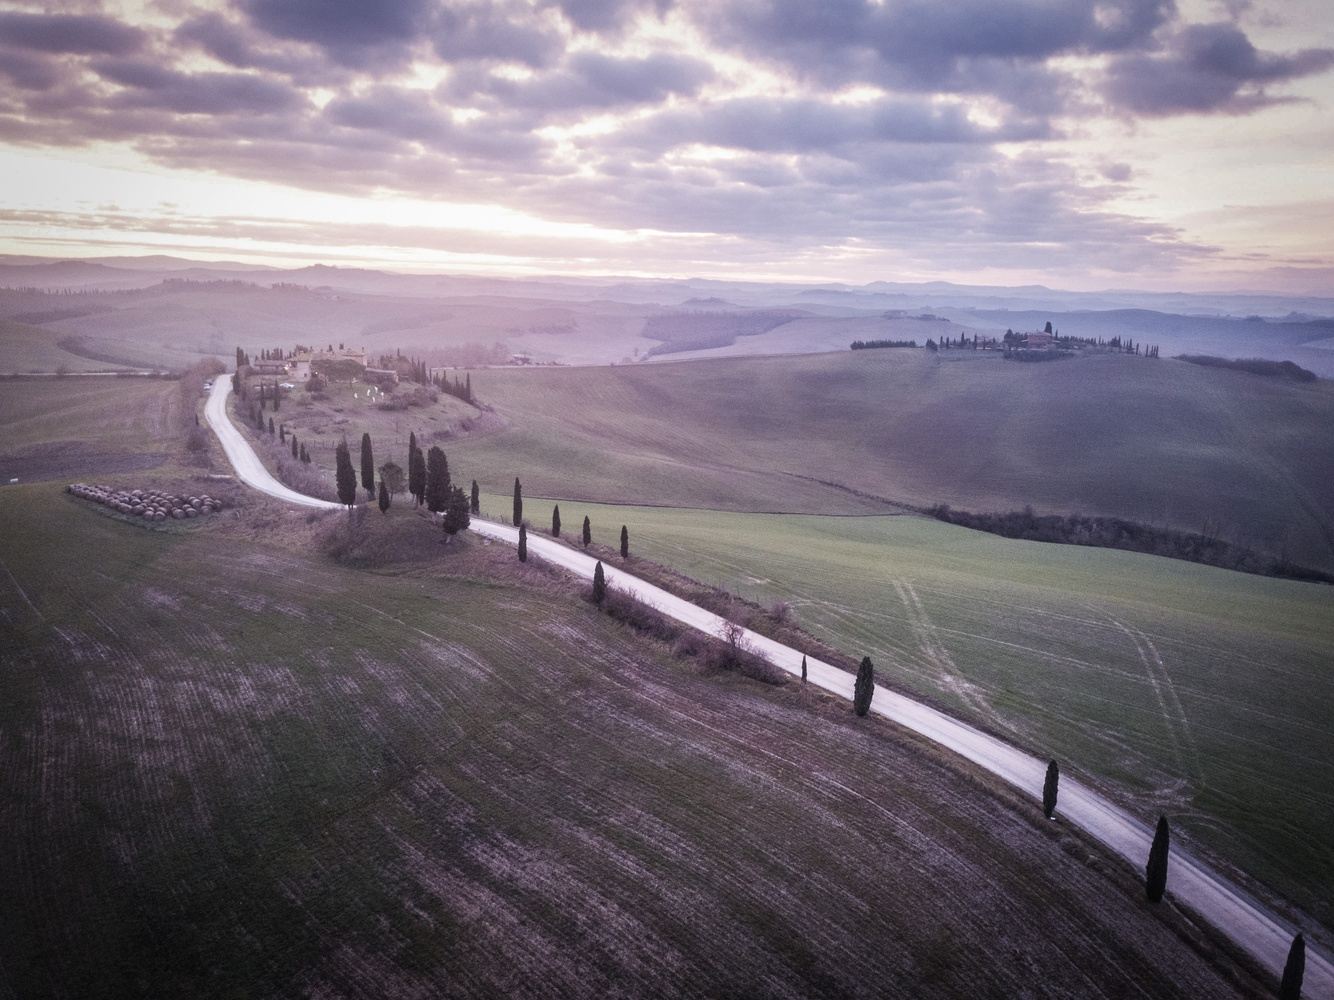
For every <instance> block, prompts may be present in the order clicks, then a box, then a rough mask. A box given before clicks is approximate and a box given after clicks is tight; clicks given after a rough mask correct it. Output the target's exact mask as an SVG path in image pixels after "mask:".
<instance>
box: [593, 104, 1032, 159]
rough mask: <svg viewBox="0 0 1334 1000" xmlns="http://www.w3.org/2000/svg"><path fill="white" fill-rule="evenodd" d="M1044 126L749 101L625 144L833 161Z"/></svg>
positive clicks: (686, 116) (688, 111)
mask: <svg viewBox="0 0 1334 1000" xmlns="http://www.w3.org/2000/svg"><path fill="white" fill-rule="evenodd" d="M1050 135H1051V133H1050V131H1049V130H1048V128H1047V126H1045V125H1044V124H1041V123H1038V124H1026V123H1020V124H1016V125H1014V126H1005V125H1003V126H999V127H985V126H981V125H978V124H976V123H974V122H973V121H971V120H970V119H969V117H968V114H967V112H966V110H965V109H964V108H962V107H961V106H959V105H957V104H945V105H942V104H937V103H934V102H930V101H925V100H921V99H916V98H888V99H884V100H880V101H876V102H874V103H871V104H836V103H832V102H830V101H826V100H817V99H813V98H786V99H779V98H763V97H741V98H733V99H731V100H723V101H719V102H716V103H713V104H705V105H694V106H689V107H685V108H679V109H678V108H673V109H669V110H666V111H662V112H659V113H658V114H656V115H653V116H651V117H649V118H645V119H642V120H640V121H638V122H636V123H634V124H633V125H632V126H628V127H627V128H626V129H625V130H624V131H623V133H622V134H621V136H620V138H619V140H618V144H620V145H623V146H627V147H632V148H636V149H638V150H640V151H641V152H645V153H649V154H654V155H657V154H661V153H662V152H664V151H666V150H668V149H672V148H675V147H679V146H688V145H695V144H698V145H705V146H716V147H721V148H725V149H744V150H749V151H751V152H768V153H811V152H819V153H833V154H835V155H840V154H841V153H842V152H844V151H846V149H847V147H849V146H851V145H861V144H865V143H899V144H904V143H935V144H956V143H991V142H997V141H1003V140H1005V141H1014V140H1019V139H1041V138H1047V137H1049V136H1050Z"/></svg>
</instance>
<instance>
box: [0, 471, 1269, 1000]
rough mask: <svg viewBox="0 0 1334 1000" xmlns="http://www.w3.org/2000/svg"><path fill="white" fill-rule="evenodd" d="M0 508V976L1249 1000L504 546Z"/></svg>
mask: <svg viewBox="0 0 1334 1000" xmlns="http://www.w3.org/2000/svg"><path fill="white" fill-rule="evenodd" d="M340 516H341V515H340ZM0 517H3V519H4V521H5V523H6V524H7V525H10V526H11V529H12V530H10V531H7V532H6V533H5V535H4V537H3V540H2V541H0V562H2V563H3V573H0V619H2V620H3V621H4V622H5V626H4V627H5V631H6V633H7V634H8V635H10V636H11V637H16V638H17V640H18V641H17V642H16V643H10V644H8V645H7V649H6V652H5V654H4V655H3V657H0V695H2V696H0V826H2V827H3V828H4V829H5V830H6V836H5V837H4V838H0V871H4V872H7V873H9V874H8V875H7V877H6V891H5V893H4V894H2V895H0V926H5V927H6V928H8V931H7V932H6V934H5V935H3V937H0V973H3V974H0V982H4V983H7V984H8V987H7V988H8V990H9V991H11V992H10V994H9V995H16V996H28V995H39V994H40V995H53V996H77V997H92V996H110V995H116V996H122V995H137V994H143V995H157V996H163V995H190V996H246V997H262V996H270V995H273V996H277V995H293V994H298V993H311V994H316V995H321V996H350V997H362V996H364V997H371V996H386V995H438V994H440V993H442V992H448V993H449V994H450V995H463V996H468V995H496V994H500V993H504V994H507V995H512V996H534V997H536V996H549V995H553V994H557V993H563V992H568V993H579V994H585V995H604V996H615V995H623V996H642V995H645V994H646V993H649V992H652V993H656V994H671V995H691V994H695V995H699V994H704V993H708V994H712V995H717V994H722V993H733V994H737V993H747V994H765V995H773V996H815V995H848V994H850V993H853V992H855V991H857V990H858V989H862V988H868V987H869V988H871V989H874V991H875V992H876V993H877V994H878V995H884V996H905V997H907V996H914V997H916V996H958V995H970V996H1016V995H1025V996H1053V997H1055V996H1070V995H1076V994H1078V995H1081V996H1123V995H1130V994H1139V993H1140V991H1141V990H1146V989H1147V990H1148V991H1149V992H1151V993H1152V994H1153V995H1155V996H1173V995H1181V996H1199V995H1209V996H1223V995H1230V994H1233V993H1234V992H1236V988H1235V987H1234V986H1231V985H1229V983H1228V982H1227V981H1226V980H1224V979H1221V978H1220V977H1219V975H1218V974H1217V973H1215V972H1213V971H1212V970H1211V969H1210V968H1209V967H1208V966H1207V965H1206V964H1205V963H1204V961H1203V960H1202V959H1201V958H1200V957H1199V955H1198V954H1197V953H1196V952H1195V951H1193V950H1192V949H1191V948H1190V947H1188V946H1186V945H1185V944H1184V943H1183V939H1182V938H1181V937H1180V936H1179V935H1178V934H1176V933H1174V932H1173V929H1172V928H1173V927H1178V928H1180V926H1181V921H1180V920H1179V918H1178V917H1176V916H1175V915H1174V914H1172V913H1171V911H1162V910H1159V911H1155V912H1150V911H1149V910H1148V909H1147V908H1146V907H1145V906H1144V904H1143V903H1142V901H1141V899H1140V894H1139V892H1138V890H1137V888H1136V886H1135V885H1134V882H1133V879H1132V877H1131V876H1130V874H1129V873H1126V872H1123V871H1120V870H1119V869H1116V868H1115V867H1114V868H1113V869H1112V870H1110V871H1109V870H1108V869H1107V866H1105V865H1104V864H1101V863H1099V862H1098V861H1096V860H1095V859H1093V858H1091V857H1089V856H1088V853H1087V851H1086V849H1085V848H1084V847H1083V845H1082V844H1081V843H1080V842H1079V841H1078V839H1077V838H1074V837H1071V836H1070V835H1069V834H1066V833H1064V832H1062V830H1061V828H1060V827H1059V826H1058V825H1052V824H1046V823H1043V822H1041V820H1040V819H1035V818H1034V816H1033V815H1032V811H1031V809H1025V810H1022V811H1015V810H1012V809H1010V808H1007V807H1006V806H1004V805H1003V803H1002V800H1000V799H997V798H995V797H993V795H992V794H991V793H990V792H987V791H984V790H982V788H980V787H979V786H978V785H977V784H975V783H974V781H973V779H971V778H969V777H968V776H967V775H966V774H963V773H960V772H959V771H956V770H954V769H953V768H951V767H949V766H947V765H944V764H942V763H940V762H938V761H937V760H936V759H935V758H934V757H933V756H932V755H931V754H929V753H924V752H923V751H922V750H921V749H920V748H918V747H916V746H915V745H914V744H913V743H912V742H911V741H905V740H903V739H902V738H900V737H898V736H896V734H895V733H894V732H893V731H892V730H891V729H889V728H888V727H885V726H883V725H878V724H873V725H867V724H864V723H856V722H854V721H853V720H852V719H851V717H850V715H849V713H847V712H846V710H845V709H843V708H841V707H838V708H834V707H827V706H825V704H824V703H823V701H822V699H819V698H807V697H803V695H802V693H801V692H800V691H798V690H796V689H795V688H794V687H789V688H788V689H786V690H777V689H772V688H766V687H763V686H761V685H757V684H754V683H751V682H744V681H740V680H738V679H735V678H731V677H725V676H724V677H719V676H710V677H702V676H698V675H696V674H694V673H692V672H690V671H689V670H688V669H686V668H684V667H682V666H681V665H679V664H676V663H673V662H671V661H669V660H666V659H664V658H663V657H662V656H661V654H657V653H654V652H652V651H651V650H646V649H645V648H644V647H643V645H642V643H640V642H639V641H638V640H637V639H635V638H634V637H633V636H631V635H629V634H628V633H626V632H625V631H624V630H622V629H620V628H619V627H616V626H614V625H613V624H612V623H610V622H608V621H607V620H606V619H603V618H601V617H599V616H597V615H596V614H595V613H594V612H593V611H592V610H591V609H590V608H589V607H588V606H587V605H584V604H582V603H581V602H578V601H577V600H574V599H572V598H571V597H569V596H563V595H562V593H561V592H560V591H559V590H553V589H552V586H551V584H550V583H549V582H547V581H546V580H545V578H544V577H543V575H542V574H541V572H540V570H537V569H535V568H530V569H528V570H526V571H525V573H524V575H523V578H522V579H520V580H513V579H510V580H508V582H507V580H506V577H505V576H504V575H503V574H502V575H500V576H497V573H496V572H495V570H494V568H493V569H487V563H486V560H487V559H488V558H492V557H495V558H498V559H500V560H501V561H502V562H503V565H504V566H506V567H513V566H514V565H515V563H514V562H513V559H512V556H511V555H510V554H509V553H508V552H504V551H502V550H500V549H499V548H498V547H497V548H494V549H493V548H492V547H486V546H481V545H473V546H471V547H469V546H466V545H457V544H456V545H455V546H454V547H453V550H452V551H453V557H452V558H453V562H451V563H450V564H449V566H446V567H444V572H443V573H442V572H441V567H440V566H434V567H431V568H430V569H428V570H425V571H423V570H421V569H418V570H415V571H410V572H406V573H403V572H400V573H395V574H392V575H384V574H376V575H371V574H369V573H367V572H365V571H355V570H351V569H345V568H340V567H338V566H335V565H332V564H330V563H328V562H324V561H321V560H319V559H318V558H317V557H313V556H311V555H309V554H307V553H308V552H309V546H308V545H306V544H304V543H301V542H299V541H296V540H294V541H293V542H292V544H291V546H290V547H289V548H281V547H275V546H273V545H272V544H265V543H264V542H263V541H257V540H254V539H253V537H252V536H253V535H254V533H255V532H256V531H259V532H261V533H262V532H263V531H264V530H265V529H263V528H262V527H256V526H257V525H262V524H263V523H265V522H269V523H275V524H276V523H283V524H288V525H289V528H288V529H287V530H286V531H285V532H284V535H286V536H289V537H290V536H291V532H292V531H293V530H294V529H293V527H290V526H292V525H295V530H296V531H297V532H298V533H299V532H300V530H301V527H300V526H301V525H302V524H303V523H304V518H301V519H298V520H297V521H295V522H293V521H291V520H290V518H291V515H289V514H287V512H285V511H278V510H275V511H273V512H272V513H269V512H268V508H266V507H265V506H264V504H262V503H259V502H257V503H256V505H255V506H254V507H252V508H251V509H249V510H248V511H247V512H246V519H245V520H244V521H240V520H237V519H231V520H219V521H216V522H210V523H209V525H208V526H207V527H206V528H205V529H204V530H196V531H190V532H183V533H178V534H163V533H156V532H149V531H145V530H143V529H141V528H138V527H135V526H133V525H130V524H126V523H123V522H121V521H117V520H113V519H111V518H106V517H97V516H95V515H94V514H92V513H91V512H90V511H89V510H88V509H86V508H85V507H83V506H82V505H80V504H79V502H78V501H75V500H73V499H71V498H68V497H66V496H63V495H60V494H58V493H56V492H55V488H54V487H51V486H30V487H19V488H14V489H11V490H6V491H4V492H3V493H0ZM399 517H400V518H402V519H403V520H405V521H411V520H413V516H412V515H411V514H409V513H407V512H402V511H400V512H399ZM378 523H379V522H377V524H378ZM437 551H441V550H437ZM90 553H95V554H96V558H95V559H90V558H89V554H90ZM1165 924H1166V925H1165ZM1166 970H1170V973H1169V974H1168V981H1167V982H1163V981H1161V980H1160V978H1159V977H1161V976H1162V975H1163V974H1164V972H1165V971H1166ZM1243 992H1244V991H1243ZM4 993H5V990H4V989H0V994H4Z"/></svg>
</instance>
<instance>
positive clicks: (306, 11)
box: [241, 0, 432, 68]
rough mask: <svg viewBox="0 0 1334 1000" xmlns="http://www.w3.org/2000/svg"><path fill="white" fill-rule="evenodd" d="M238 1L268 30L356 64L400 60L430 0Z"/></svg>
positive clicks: (424, 23) (420, 28)
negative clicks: (317, 47) (307, 43)
mask: <svg viewBox="0 0 1334 1000" xmlns="http://www.w3.org/2000/svg"><path fill="white" fill-rule="evenodd" d="M241 7H242V9H243V10H244V11H245V12H246V14H247V15H248V16H249V18H250V20H251V22H252V23H253V24H254V25H255V26H256V27H257V28H260V29H262V30H263V31H266V32H268V33H269V34H270V35H273V36H274V37H276V38H286V39H292V40H295V41H301V42H309V43H311V44H313V45H317V46H319V47H320V48H321V49H322V50H324V52H326V53H327V54H328V55H329V57H330V58H331V59H333V60H334V61H335V62H337V63H340V64H342V65H344V66H350V67H359V68H369V67H379V66H390V65H397V64H400V63H402V62H403V61H405V60H406V59H407V57H408V54H409V52H410V50H411V48H412V47H413V45H414V43H415V42H416V41H417V40H418V38H419V37H420V35H421V34H422V33H423V32H424V30H425V29H426V28H427V27H428V25H429V23H430V20H431V15H432V5H431V4H430V3H429V0H241Z"/></svg>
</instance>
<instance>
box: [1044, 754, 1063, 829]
mask: <svg viewBox="0 0 1334 1000" xmlns="http://www.w3.org/2000/svg"><path fill="white" fill-rule="evenodd" d="M1060 782H1061V769H1060V768H1059V767H1057V766H1056V761H1054V760H1053V761H1051V762H1050V763H1049V764H1048V765H1047V780H1046V781H1044V782H1043V783H1042V815H1044V816H1046V817H1047V818H1048V819H1051V818H1052V816H1054V815H1056V788H1057V786H1058V785H1059V784H1060Z"/></svg>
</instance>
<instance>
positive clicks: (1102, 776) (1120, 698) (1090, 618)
mask: <svg viewBox="0 0 1334 1000" xmlns="http://www.w3.org/2000/svg"><path fill="white" fill-rule="evenodd" d="M560 505H561V515H562V520H563V522H564V526H565V532H566V534H567V535H573V534H574V533H576V532H577V530H578V526H579V525H580V524H581V523H582V520H583V517H584V515H585V514H587V515H588V516H589V517H590V520H591V522H592V525H593V533H594V540H595V542H601V543H603V544H606V545H609V546H614V545H616V544H617V537H618V534H619V531H620V526H621V525H622V524H626V525H628V526H629V529H630V537H631V546H632V556H641V557H644V558H646V559H649V560H653V561H657V562H661V563H663V564H666V565H669V566H672V567H674V568H676V569H678V570H680V571H682V572H684V573H686V574H688V575H690V576H692V577H694V578H696V579H698V580H700V581H702V582H705V583H709V584H714V585H717V586H720V587H723V588H725V589H728V590H731V591H733V592H735V593H738V594H740V595H742V596H744V597H746V598H749V599H752V600H754V601H756V602H758V603H759V604H760V605H761V606H763V607H768V606H770V605H771V603H772V602H774V601H778V600H782V601H787V602H789V603H790V604H791V605H792V607H793V610H794V612H795V614H796V616H797V618H798V620H799V621H800V622H801V623H803V624H804V625H805V626H806V627H807V628H808V629H809V630H810V631H811V632H812V633H814V635H815V636H816V637H818V638H820V639H822V640H825V641H827V642H828V643H829V644H831V645H833V646H835V647H837V648H838V649H841V650H843V651H845V652H846V653H848V654H851V655H854V656H856V657H860V656H862V655H866V654H869V655H870V656H871V657H872V658H873V659H874V661H875V663H876V666H877V670H878V671H879V673H880V675H881V676H882V677H883V678H884V679H885V680H886V681H888V682H890V683H891V684H893V685H895V686H897V687H899V688H901V689H902V690H904V691H907V692H911V693H913V694H915V695H918V696H920V697H923V698H926V699H927V700H929V701H931V702H933V703H935V704H938V705H940V706H942V707H944V708H946V709H947V710H949V711H950V712H952V713H954V714H957V715H959V716H960V717H962V718H965V719H968V720H969V721H972V722H974V723H976V724H978V725H980V726H983V727H985V728H987V729H990V730H991V731H993V732H995V733H996V734H998V735H1000V736H1001V737H1003V738H1005V739H1007V740H1010V741H1012V742H1014V743H1017V744H1018V745H1020V746H1024V747H1026V748H1028V749H1030V750H1032V751H1033V752H1035V753H1037V754H1041V755H1051V756H1054V757H1057V758H1059V759H1060V760H1061V762H1062V765H1063V767H1066V768H1070V769H1072V770H1074V771H1076V772H1078V773H1080V774H1082V775H1085V776H1087V777H1088V778H1090V779H1091V780H1093V781H1094V782H1095V783H1097V784H1100V785H1102V786H1104V787H1105V788H1106V789H1107V790H1108V791H1109V792H1110V793H1111V794H1112V796H1113V798H1114V799H1116V800H1117V801H1120V802H1121V803H1123V804H1124V805H1126V806H1127V807H1129V808H1131V809H1132V810H1134V811H1136V812H1138V813H1140V814H1141V815H1144V816H1146V817H1152V816H1154V815H1156V814H1157V813H1158V812H1160V811H1163V812H1167V813H1168V814H1169V815H1171V816H1172V817H1173V820H1174V823H1175V824H1176V825H1177V826H1178V828H1179V829H1180V830H1181V831H1182V832H1183V833H1184V834H1185V835H1186V836H1187V837H1188V838H1190V839H1192V840H1194V841H1196V842H1197V843H1199V844H1200V845H1202V846H1204V847H1205V848H1207V849H1208V850H1209V851H1210V852H1211V853H1213V854H1215V855H1216V856H1218V857H1219V858H1221V859H1223V860H1224V861H1226V862H1231V863H1233V864H1235V865H1236V866H1238V867H1239V868H1240V869H1241V870H1242V871H1243V872H1245V873H1247V874H1250V875H1253V876H1256V877H1257V878H1259V879H1261V880H1262V881H1263V882H1264V883H1266V884H1267V885H1268V886H1269V888H1270V889H1271V890H1273V891H1276V892H1277V893H1278V894H1280V895H1281V896H1283V897H1285V898H1287V899H1289V900H1292V901H1295V902H1297V903H1298V904H1299V905H1301V906H1302V907H1304V908H1306V909H1307V910H1308V911H1309V912H1310V913H1311V914H1312V915H1313V916H1315V917H1316V918H1317V919H1318V920H1320V921H1321V922H1323V923H1324V924H1325V925H1326V926H1327V927H1328V926H1331V925H1334V907H1332V906H1331V900H1334V834H1331V832H1330V829H1329V823H1328V820H1329V817H1330V816H1331V815H1334V730H1331V728H1330V726H1329V706H1330V704H1332V703H1334V588H1332V587H1329V586H1325V585H1320V584H1301V583H1293V582H1289V581H1282V580H1274V579H1268V578H1264V577H1257V576H1250V575H1246V574H1241V573H1233V572H1228V571H1225V570H1219V569H1213V568H1210V567H1205V566H1199V565H1196V564H1193V563H1187V562H1181V561H1177V560H1169V559H1162V558H1157V557H1153V556H1145V555H1139V554H1135V553H1128V552H1117V551H1111V550H1106V549H1091V548H1083V547H1076V546H1063V545H1044V544H1041V543H1037V542H1019V541H1010V540H1007V539H1003V538H997V537H995V536H992V535H987V534H983V533H980V532H974V531H969V530H966V529H963V528H958V527H954V526H952V525H946V524H941V523H939V522H936V521H930V520H926V519H923V518H918V517H912V516H877V517H812V516H774V515H756V514H736V513H725V512H716V511H694V510H671V509H660V508H644V507H607V506H602V505H595V504H586V503H580V502H577V501H567V500H561V501H560ZM484 509H488V510H491V511H493V512H495V513H497V514H500V515H502V516H506V512H507V511H508V509H509V498H508V497H506V496H492V497H488V498H487V500H486V504H485V508H484ZM550 509H551V504H550V502H549V501H541V500H537V499H534V498H532V497H531V496H530V498H529V499H528V500H527V502H526V504H525V515H526V516H527V517H528V518H530V519H531V521H532V522H533V524H534V525H536V526H540V527H541V528H542V530H544V531H545V530H547V528H548V527H549V524H550ZM630 568H631V570H632V571H633V568H634V563H633V559H632V561H631V565H630Z"/></svg>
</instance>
